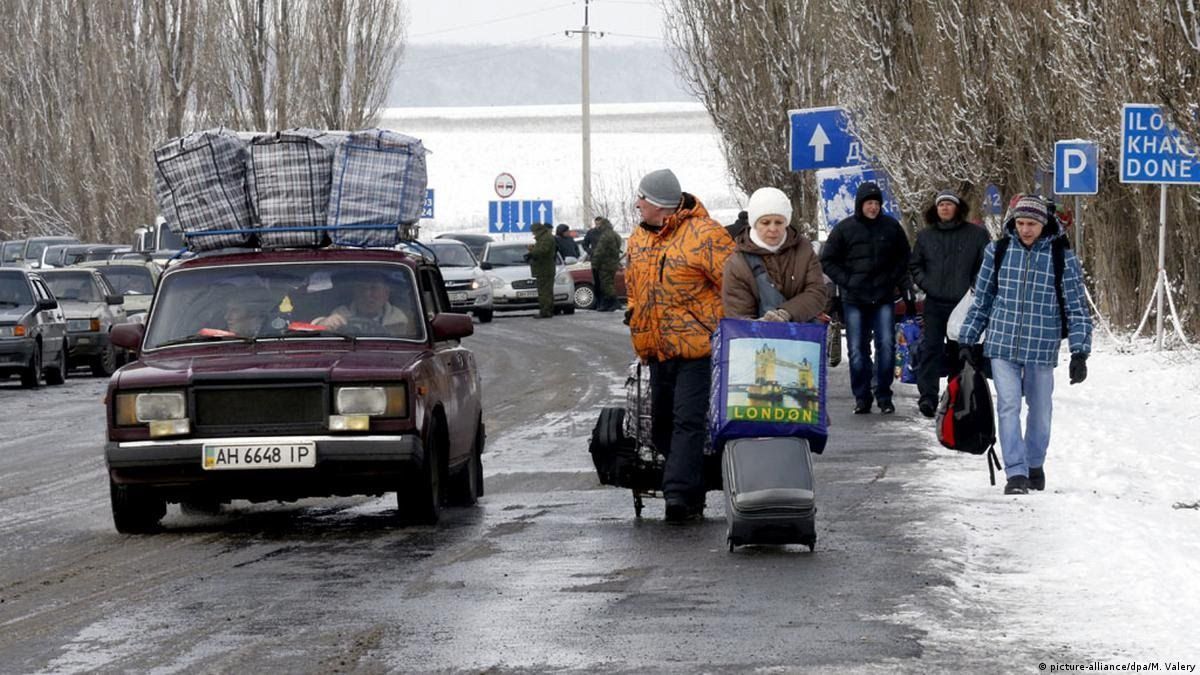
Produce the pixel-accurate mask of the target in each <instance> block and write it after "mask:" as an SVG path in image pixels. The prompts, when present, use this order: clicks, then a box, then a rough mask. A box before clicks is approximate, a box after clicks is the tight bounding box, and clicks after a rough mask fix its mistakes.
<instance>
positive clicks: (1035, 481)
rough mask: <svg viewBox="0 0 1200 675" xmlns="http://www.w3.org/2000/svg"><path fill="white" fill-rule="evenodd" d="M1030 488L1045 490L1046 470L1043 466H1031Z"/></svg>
mask: <svg viewBox="0 0 1200 675" xmlns="http://www.w3.org/2000/svg"><path fill="white" fill-rule="evenodd" d="M1029 489H1030V490H1045V489H1046V470H1045V469H1043V468H1042V467H1040V466H1039V467H1037V468H1036V469H1035V468H1033V467H1029Z"/></svg>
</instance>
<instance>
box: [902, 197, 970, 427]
mask: <svg viewBox="0 0 1200 675" xmlns="http://www.w3.org/2000/svg"><path fill="white" fill-rule="evenodd" d="M970 210H971V207H970V205H968V204H967V203H966V202H965V201H963V200H962V199H960V198H959V196H958V195H956V194H954V193H953V192H950V191H948V190H943V191H942V192H939V193H938V194H937V197H935V198H934V200H933V205H932V206H930V207H929V209H928V210H927V211H926V212H925V223H926V227H925V229H924V230H921V232H920V233H918V234H917V243H916V244H915V245H914V246H913V251H912V256H911V257H910V258H909V262H908V272H909V275H910V276H911V277H912V280H913V283H914V284H916V285H917V288H920V289H921V290H923V291H925V309H924V312H923V314H922V325H921V355H920V358H919V359H918V361H917V391H918V392H920V399H918V401H917V407H918V408H919V409H920V410H921V414H922V415H924V416H925V417H933V415H934V413H935V412H936V411H937V404H938V395H939V391H938V389H939V381H940V380H941V376H942V364H943V363H944V361H945V359H944V355H945V353H946V323H947V322H948V321H949V320H950V314H951V313H952V312H953V311H954V307H955V306H956V305H958V302H959V301H960V300H962V297H963V296H964V295H966V294H967V290H969V289H970V288H971V284H972V282H973V281H974V280H975V276H976V275H977V274H979V268H980V266H981V265H983V251H984V249H985V248H986V247H987V245H988V242H989V241H991V237H989V236H988V233H987V230H985V229H983V228H982V227H980V226H978V225H973V224H971V223H969V222H967V215H968V213H969V212H970ZM951 353H952V354H954V355H957V354H958V349H957V345H952V346H951Z"/></svg>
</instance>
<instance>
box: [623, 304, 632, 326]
mask: <svg viewBox="0 0 1200 675" xmlns="http://www.w3.org/2000/svg"><path fill="white" fill-rule="evenodd" d="M632 318H633V308H632V307H628V308H626V309H625V320H624V321H622V322H621V323H623V324H625V325H626V326H628V325H629V320H630V319H632Z"/></svg>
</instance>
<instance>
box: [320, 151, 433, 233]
mask: <svg viewBox="0 0 1200 675" xmlns="http://www.w3.org/2000/svg"><path fill="white" fill-rule="evenodd" d="M426 181H427V177H426V171H425V146H424V145H422V143H421V141H420V140H419V139H416V138H413V137H412V136H405V135H404V134H399V133H396V132H394V131H387V130H384V129H371V130H367V131H356V132H353V133H351V134H350V135H349V136H348V137H347V138H346V139H345V141H343V142H342V143H341V145H339V146H338V147H337V150H336V152H335V153H334V158H333V184H332V187H331V188H330V192H329V214H328V223H329V225H331V226H334V227H335V228H340V229H333V230H330V232H329V236H330V238H331V239H332V240H333V243H335V244H340V245H343V246H394V245H395V244H396V243H397V242H398V241H399V229H400V228H401V227H407V226H411V225H413V224H414V223H416V222H417V220H419V219H420V217H421V208H422V207H423V206H424V204H425V186H426ZM356 225H361V226H363V227H361V228H355V227H354V226H356Z"/></svg>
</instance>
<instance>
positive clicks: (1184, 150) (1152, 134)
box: [1121, 103, 1200, 183]
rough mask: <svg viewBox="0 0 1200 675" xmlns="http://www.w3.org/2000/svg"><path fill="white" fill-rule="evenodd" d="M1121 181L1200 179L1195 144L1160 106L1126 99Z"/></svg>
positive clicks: (1186, 180) (1122, 131)
mask: <svg viewBox="0 0 1200 675" xmlns="http://www.w3.org/2000/svg"><path fill="white" fill-rule="evenodd" d="M1121 182H1122V183H1200V157H1197V154H1196V146H1195V144H1193V143H1192V142H1191V141H1190V140H1189V139H1187V138H1184V136H1183V134H1182V133H1180V131H1179V129H1177V128H1175V126H1174V125H1172V124H1171V123H1170V121H1169V120H1167V118H1166V116H1165V115H1164V114H1163V111H1162V108H1161V106H1157V105H1153V104H1150V103H1126V104H1125V107H1124V109H1122V111H1121Z"/></svg>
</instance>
